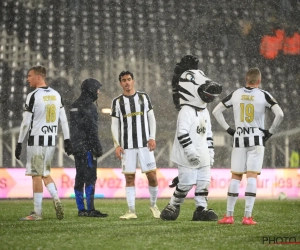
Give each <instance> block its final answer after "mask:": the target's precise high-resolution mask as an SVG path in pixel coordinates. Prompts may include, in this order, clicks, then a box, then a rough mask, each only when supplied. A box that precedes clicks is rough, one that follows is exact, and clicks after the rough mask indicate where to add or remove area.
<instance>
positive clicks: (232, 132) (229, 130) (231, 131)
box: [226, 127, 235, 136]
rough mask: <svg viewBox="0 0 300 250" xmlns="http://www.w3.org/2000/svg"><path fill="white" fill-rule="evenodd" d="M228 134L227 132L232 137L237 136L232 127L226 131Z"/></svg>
mask: <svg viewBox="0 0 300 250" xmlns="http://www.w3.org/2000/svg"><path fill="white" fill-rule="evenodd" d="M226 132H227V133H228V134H230V135H231V136H234V134H235V129H232V128H231V127H229V128H228V129H227V130H226Z"/></svg>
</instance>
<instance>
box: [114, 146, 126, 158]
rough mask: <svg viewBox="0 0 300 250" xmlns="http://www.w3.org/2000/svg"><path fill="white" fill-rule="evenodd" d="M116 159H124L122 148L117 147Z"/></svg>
mask: <svg viewBox="0 0 300 250" xmlns="http://www.w3.org/2000/svg"><path fill="white" fill-rule="evenodd" d="M115 152H116V157H117V158H118V159H120V160H121V159H122V154H124V149H123V148H122V147H121V146H118V147H116V151H115Z"/></svg>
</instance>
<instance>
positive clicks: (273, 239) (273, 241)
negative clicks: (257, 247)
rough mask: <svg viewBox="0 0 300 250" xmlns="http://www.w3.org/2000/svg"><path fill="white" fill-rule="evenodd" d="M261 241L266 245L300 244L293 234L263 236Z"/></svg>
mask: <svg viewBox="0 0 300 250" xmlns="http://www.w3.org/2000/svg"><path fill="white" fill-rule="evenodd" d="M262 243H263V244H268V245H289V244H290V245H296V244H300V241H297V238H296V237H295V236H292V237H290V236H263V237H262Z"/></svg>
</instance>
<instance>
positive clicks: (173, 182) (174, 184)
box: [169, 176, 179, 188]
mask: <svg viewBox="0 0 300 250" xmlns="http://www.w3.org/2000/svg"><path fill="white" fill-rule="evenodd" d="M178 183H179V179H178V176H177V177H175V178H174V179H173V180H172V184H171V185H169V187H170V188H173V187H176V186H177V184H178Z"/></svg>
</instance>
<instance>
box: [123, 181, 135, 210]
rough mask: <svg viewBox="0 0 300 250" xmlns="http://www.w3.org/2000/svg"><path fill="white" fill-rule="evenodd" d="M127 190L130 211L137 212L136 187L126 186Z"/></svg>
mask: <svg viewBox="0 0 300 250" xmlns="http://www.w3.org/2000/svg"><path fill="white" fill-rule="evenodd" d="M125 190H126V200H127V204H128V208H129V211H130V212H132V213H135V187H126V188H125Z"/></svg>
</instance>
